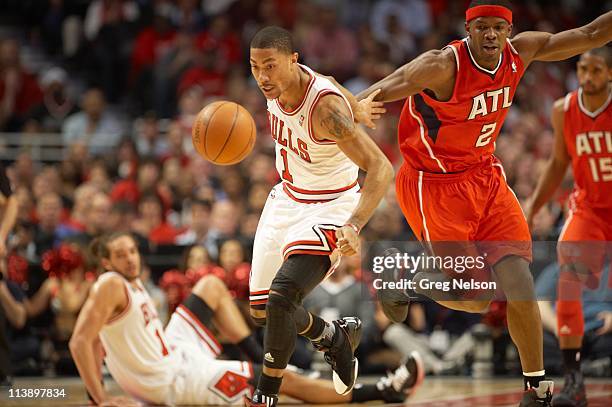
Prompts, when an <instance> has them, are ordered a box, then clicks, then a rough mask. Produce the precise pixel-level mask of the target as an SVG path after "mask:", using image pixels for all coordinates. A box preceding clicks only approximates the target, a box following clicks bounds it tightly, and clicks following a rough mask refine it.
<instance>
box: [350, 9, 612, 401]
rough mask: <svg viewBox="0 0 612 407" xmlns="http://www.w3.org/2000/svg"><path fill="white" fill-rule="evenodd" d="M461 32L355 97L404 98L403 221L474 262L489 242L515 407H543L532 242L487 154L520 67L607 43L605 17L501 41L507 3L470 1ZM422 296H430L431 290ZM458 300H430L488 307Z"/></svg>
mask: <svg viewBox="0 0 612 407" xmlns="http://www.w3.org/2000/svg"><path fill="white" fill-rule="evenodd" d="M465 27H466V30H467V38H465V39H463V40H461V41H454V42H452V43H451V44H449V45H448V46H447V47H445V48H443V49H442V50H431V51H428V52H425V53H424V54H422V55H421V56H419V57H417V58H416V59H415V60H413V61H411V62H410V63H407V64H406V65H404V66H402V67H400V68H399V69H397V70H396V71H395V72H394V73H392V74H391V75H389V76H388V77H386V78H384V79H382V80H381V81H379V82H378V83H376V84H374V85H372V86H371V87H370V88H368V89H367V90H365V91H364V92H362V93H361V94H360V95H358V97H357V99H359V100H360V99H363V98H365V97H366V96H367V95H370V94H371V93H372V92H373V91H375V90H378V89H380V90H381V92H380V93H379V94H377V95H376V97H375V99H374V100H378V101H383V102H388V101H395V100H400V99H404V98H408V99H407V101H406V103H405V104H404V108H403V111H402V113H401V117H400V122H399V131H398V135H399V146H400V150H401V151H402V153H403V156H404V160H405V162H404V164H403V166H402V168H401V169H400V170H399V172H398V174H397V177H396V189H397V198H398V201H399V204H400V206H401V208H402V211H403V213H404V216H405V217H406V219H407V221H408V223H409V224H410V227H411V228H412V230H413V231H414V233H415V234H416V236H417V237H418V238H419V239H420V240H422V241H426V242H429V243H428V246H429V247H432V245H434V246H436V247H439V246H440V245H439V244H436V243H432V242H441V241H453V242H472V243H466V247H467V249H468V250H469V252H468V254H469V255H471V256H474V255H479V254H483V253H484V251H481V250H480V249H479V246H480V245H481V244H482V242H486V241H489V242H490V243H489V244H487V243H485V245H486V246H487V250H486V253H487V257H486V261H487V262H488V264H489V265H490V266H491V267H492V268H493V271H494V272H495V274H496V276H497V281H498V287H500V288H501V289H502V290H503V291H504V293H505V295H506V297H507V299H508V311H507V312H508V329H509V331H510V335H511V336H512V339H513V341H514V343H515V344H516V346H517V348H518V350H519V354H520V359H521V364H522V367H523V372H524V373H523V375H524V382H525V390H526V391H525V394H524V395H523V400H522V402H521V405H522V406H541V405H549V403H550V398H551V392H552V382H550V381H545V380H544V370H543V356H542V326H541V323H540V313H539V310H538V306H537V304H536V302H535V294H534V285H533V278H532V275H531V273H530V270H529V263H530V261H531V237H530V234H529V228H528V226H527V222H526V221H525V217H524V216H523V212H522V210H521V207H520V206H519V203H518V201H517V199H516V197H515V196H514V194H513V192H512V191H511V190H510V188H509V187H508V185H507V183H506V180H505V177H504V173H503V168H502V166H501V164H500V163H499V161H498V160H497V159H496V158H495V157H494V156H493V151H494V149H495V139H496V138H497V136H498V134H499V131H500V130H501V127H502V125H503V122H504V119H505V117H506V114H507V113H508V108H509V107H510V105H511V104H512V98H513V97H514V93H515V91H516V88H517V86H518V83H519V81H520V79H521V77H522V75H523V73H524V72H525V69H526V68H527V67H528V66H529V64H530V63H531V62H533V61H559V60H563V59H567V58H570V57H572V56H574V55H578V54H580V53H582V52H585V51H587V50H589V49H591V48H595V47H601V46H602V45H604V44H606V43H607V42H609V41H610V40H611V39H612V12H609V13H607V14H605V15H603V16H601V17H599V18H597V19H596V20H594V21H593V22H591V23H590V24H588V25H586V26H584V27H580V28H577V29H573V30H568V31H564V32H561V33H558V34H549V33H546V32H525V33H522V34H519V35H517V36H516V37H514V38H512V39H509V36H510V33H511V31H512V11H511V10H510V5H509V3H508V2H507V1H503V0H498V1H495V0H478V1H472V3H470V6H469V8H468V9H467V11H466V23H465ZM493 241H496V243H491V242H493ZM470 245H471V246H470ZM464 254H465V253H464ZM444 271H445V273H447V272H448V270H444ZM422 274H423V275H424V276H425V277H423V276H421V278H430V276H429V274H433V275H436V274H437V278H442V279H443V278H447V279H448V278H450V277H445V274H442V273H422ZM449 274H450V273H449ZM415 278H417V279H418V278H419V275H417V276H416V277H415ZM431 278H434V277H431ZM424 294H426V295H428V296H433V297H437V296H438V295H439V294H440V292H436V291H434V290H429V291H426V292H424ZM434 299H436V298H434ZM466 299H467V301H443V300H441V299H440V297H438V302H440V303H442V304H443V305H445V306H448V307H450V308H453V309H458V310H464V311H471V312H480V311H482V310H484V309H486V307H487V305H488V301H487V300H486V299H485V300H480V301H469V298H466ZM383 302H386V303H387V304H386V307H387V308H389V306H395V307H401V308H405V307H406V305H405V303H403V304H402V303H401V301H399V302H398V301H397V299H396V298H395V296H393V295H390V296H388V297H387V298H386V301H383Z"/></svg>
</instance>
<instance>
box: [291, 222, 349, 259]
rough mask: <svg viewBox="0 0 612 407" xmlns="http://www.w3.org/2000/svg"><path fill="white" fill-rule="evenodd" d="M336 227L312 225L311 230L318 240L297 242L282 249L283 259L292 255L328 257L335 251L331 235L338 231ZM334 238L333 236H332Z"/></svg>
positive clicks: (334, 243)
mask: <svg viewBox="0 0 612 407" xmlns="http://www.w3.org/2000/svg"><path fill="white" fill-rule="evenodd" d="M339 228H340V226H338V225H314V226H313V227H312V230H313V231H314V232H315V233H316V234H317V236H318V237H319V240H297V241H294V242H291V243H289V244H287V245H285V247H283V258H284V259H285V260H286V259H287V258H288V257H289V256H290V255H292V254H314V255H329V254H331V253H332V252H333V251H334V250H335V249H336V242H335V241H334V238H333V237H332V235H331V233H335V231H336V229H339ZM334 236H335V235H334Z"/></svg>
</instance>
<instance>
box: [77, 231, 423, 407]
mask: <svg viewBox="0 0 612 407" xmlns="http://www.w3.org/2000/svg"><path fill="white" fill-rule="evenodd" d="M94 247H95V250H94V252H95V254H96V257H97V258H98V260H99V261H100V263H101V264H102V266H103V267H104V269H105V270H106V271H105V273H104V274H102V276H100V278H99V279H98V281H97V282H96V284H95V285H94V287H93V288H92V290H91V293H90V294H89V297H88V299H87V302H86V303H85V305H84V306H83V309H82V310H81V313H80V314H79V318H78V320H77V323H76V326H75V330H74V333H73V335H72V338H71V339H70V351H71V353H72V357H73V359H74V361H75V363H76V365H77V368H78V370H79V374H80V376H81V378H82V380H83V383H84V384H85V387H86V388H87V392H88V394H89V395H90V397H91V399H92V400H93V401H94V402H95V403H96V404H99V405H122V406H131V405H139V404H138V403H137V402H136V401H135V400H131V399H127V398H125V397H110V396H109V395H108V393H106V391H105V390H104V386H103V384H102V376H101V366H102V361H103V360H104V362H105V363H106V366H107V367H108V370H109V371H110V373H111V375H112V376H113V378H114V379H115V381H116V382H117V383H118V384H119V386H120V387H121V388H122V389H123V390H124V391H125V392H126V393H128V394H129V395H130V396H132V397H135V398H136V399H139V400H142V401H146V402H148V403H152V404H165V405H185V404H188V405H228V404H239V403H242V397H243V396H245V395H251V393H252V391H253V387H252V385H254V383H255V381H256V377H257V375H258V374H259V373H260V372H261V365H254V364H251V363H250V362H243V361H234V360H218V359H217V356H218V355H219V354H220V352H221V345H220V344H219V342H217V340H216V339H215V337H214V336H213V335H212V334H211V331H210V329H211V328H212V326H213V323H214V325H215V326H216V327H217V328H218V329H219V331H220V332H221V333H222V334H223V335H224V336H225V337H226V338H228V339H229V340H230V341H231V342H233V343H235V344H237V345H238V347H239V348H240V349H241V350H243V351H244V352H245V354H246V355H247V356H248V357H249V358H250V359H251V360H254V359H257V360H259V359H260V358H261V353H262V350H261V347H260V346H259V344H258V343H257V342H255V341H254V339H253V337H252V335H251V334H250V332H249V329H248V327H247V325H246V322H245V321H244V319H243V318H242V315H241V313H240V311H239V310H238V307H237V306H236V304H235V303H234V300H233V298H232V296H231V294H230V293H229V291H228V290H227V287H225V285H224V284H223V282H222V281H221V280H219V279H218V278H216V277H214V276H206V277H204V278H202V279H200V280H199V281H198V283H197V284H196V285H195V286H194V288H193V290H192V292H191V294H190V295H189V296H188V297H187V298H186V299H185V301H184V302H183V304H181V305H180V306H179V307H178V308H177V310H176V311H175V312H174V313H173V314H172V317H171V318H170V322H169V323H168V326H166V328H165V329H164V328H163V326H162V324H161V321H160V320H159V318H158V316H157V313H156V312H155V306H154V305H153V301H152V299H151V297H150V296H149V294H148V293H147V291H146V289H145V288H144V286H143V284H142V281H141V280H140V278H139V277H140V270H141V263H140V253H139V252H138V249H137V246H136V242H135V241H134V238H133V237H132V236H131V235H129V234H126V233H114V234H110V235H107V236H104V237H102V238H100V239H98V240H97V241H96V242H95V244H94ZM414 357H418V356H413V357H412V358H409V359H408V362H407V364H403V365H401V366H400V367H399V368H398V369H397V370H396V371H395V372H394V373H392V374H389V375H388V376H387V377H383V378H381V379H380V380H379V381H378V382H377V383H376V384H367V385H362V386H357V387H355V389H353V390H352V391H350V392H348V393H347V394H345V395H340V394H338V393H337V392H336V391H335V389H334V386H333V384H332V383H331V382H330V381H325V380H313V379H310V378H307V377H302V376H300V375H298V374H296V373H293V372H286V374H285V380H284V381H283V385H282V387H281V388H280V391H281V392H282V393H283V394H286V395H288V396H291V397H293V398H296V399H298V400H302V401H304V402H307V403H310V404H331V403H350V402H365V401H373V400H380V401H384V402H387V403H399V402H402V401H403V400H404V398H405V397H406V396H407V395H408V394H409V393H410V392H411V390H413V389H414V385H415V382H416V380H417V376H416V375H410V369H411V368H410V366H411V365H412V364H413V362H414ZM421 378H422V377H421Z"/></svg>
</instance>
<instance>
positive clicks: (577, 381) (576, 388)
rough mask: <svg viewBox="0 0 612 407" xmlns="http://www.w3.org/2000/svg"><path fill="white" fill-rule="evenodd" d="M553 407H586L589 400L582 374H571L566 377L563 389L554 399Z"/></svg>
mask: <svg viewBox="0 0 612 407" xmlns="http://www.w3.org/2000/svg"><path fill="white" fill-rule="evenodd" d="M552 405H553V407H586V405H587V398H586V390H585V389H584V377H583V376H582V372H570V373H567V374H566V375H565V382H564V383H563V389H561V391H560V392H559V394H555V397H553V399H552Z"/></svg>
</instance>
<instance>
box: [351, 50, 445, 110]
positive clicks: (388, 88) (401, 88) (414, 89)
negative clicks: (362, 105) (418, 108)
mask: <svg viewBox="0 0 612 407" xmlns="http://www.w3.org/2000/svg"><path fill="white" fill-rule="evenodd" d="M455 70H456V65H455V56H454V55H453V51H452V50H451V49H448V48H447V49H444V50H431V51H427V52H425V53H423V54H421V55H419V56H418V57H417V58H415V59H413V60H412V61H410V62H408V63H407V64H406V65H403V66H401V67H399V68H397V69H396V70H395V71H394V72H393V73H392V74H390V75H389V76H387V77H386V78H383V79H381V80H380V81H378V82H376V83H375V84H374V85H372V86H370V87H369V88H367V89H366V90H364V91H363V92H361V93H359V94H358V95H357V100H362V99H364V98H366V97H367V96H368V95H370V94H371V93H372V92H374V91H375V90H377V89H380V93H379V94H378V95H376V97H375V98H374V100H378V101H381V102H393V101H396V100H402V99H405V98H407V97H409V96H412V95H414V94H417V93H419V92H421V91H422V90H424V89H430V90H432V91H433V92H434V93H435V94H436V96H439V93H440V92H439V90H440V89H441V88H444V87H447V86H445V85H448V84H449V82H451V81H452V80H454V75H455ZM451 83H452V82H451ZM451 87H452V86H451Z"/></svg>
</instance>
